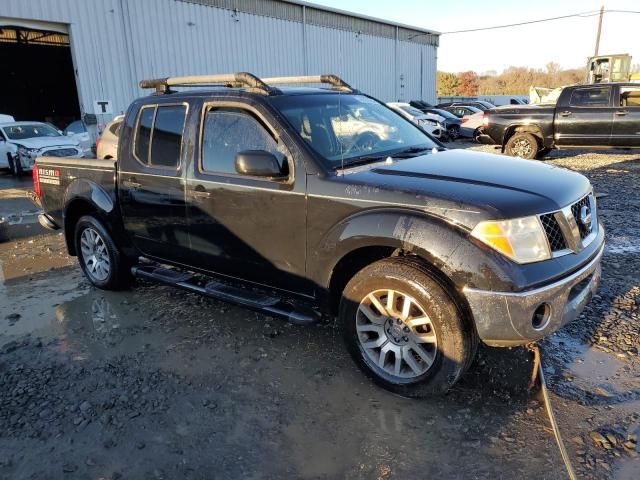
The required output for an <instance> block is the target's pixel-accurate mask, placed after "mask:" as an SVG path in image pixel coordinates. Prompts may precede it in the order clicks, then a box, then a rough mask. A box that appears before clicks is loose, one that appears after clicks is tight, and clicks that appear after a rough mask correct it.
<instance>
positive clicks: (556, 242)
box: [540, 213, 567, 252]
mask: <svg viewBox="0 0 640 480" xmlns="http://www.w3.org/2000/svg"><path fill="white" fill-rule="evenodd" d="M540 222H542V227H543V228H544V231H545V233H546V234H547V239H548V240H549V246H550V247H551V251H552V252H557V251H560V250H564V249H566V248H567V242H565V240H564V236H563V235H562V230H560V225H558V221H557V220H556V217H555V216H554V214H553V213H545V214H544V215H540Z"/></svg>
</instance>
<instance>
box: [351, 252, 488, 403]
mask: <svg viewBox="0 0 640 480" xmlns="http://www.w3.org/2000/svg"><path fill="white" fill-rule="evenodd" d="M339 317H340V323H341V326H342V330H343V335H344V339H345V342H346V345H347V348H348V350H349V352H350V354H351V356H352V357H353V359H354V361H355V362H356V364H357V365H358V366H359V367H360V369H361V370H363V371H364V372H365V373H366V374H367V375H368V376H369V377H371V378H372V379H373V380H374V381H375V382H376V383H378V384H379V385H381V386H382V387H384V388H386V389H387V390H390V391H392V392H395V393H398V394H400V395H404V396H408V397H421V396H426V395H430V394H438V393H444V392H446V391H447V390H448V389H449V388H450V387H451V386H452V385H453V384H454V383H455V382H456V381H457V380H458V379H459V378H460V376H461V375H462V374H463V373H464V371H465V369H466V368H467V366H468V365H469V364H470V363H471V360H472V357H473V354H474V350H475V348H474V347H475V344H476V343H475V342H474V338H473V335H475V333H474V332H473V331H471V330H470V329H469V328H468V327H467V326H466V325H465V322H464V319H463V315H462V313H461V311H460V309H459V308H458V306H457V304H456V303H455V301H454V300H453V299H452V298H451V296H450V295H449V294H448V293H447V291H446V289H445V288H444V287H443V286H442V285H441V283H440V282H439V281H437V280H436V279H435V278H434V277H432V276H431V275H429V274H427V273H426V271H424V270H423V269H421V268H419V267H418V266H417V265H414V264H411V263H408V262H404V261H403V260H402V259H386V260H381V261H378V262H376V263H373V264H372V265H369V266H368V267H365V268H364V269H363V270H361V271H360V272H358V273H357V274H356V275H355V276H354V277H353V278H352V279H351V281H349V283H348V284H347V286H346V287H345V290H344V293H343V296H342V299H341V302H340V312H339Z"/></svg>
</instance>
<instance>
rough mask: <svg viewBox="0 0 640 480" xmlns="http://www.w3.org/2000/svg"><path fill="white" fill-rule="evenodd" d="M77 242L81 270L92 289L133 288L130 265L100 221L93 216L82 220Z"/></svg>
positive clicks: (77, 231)
mask: <svg viewBox="0 0 640 480" xmlns="http://www.w3.org/2000/svg"><path fill="white" fill-rule="evenodd" d="M74 239H75V246H76V253H77V255H78V261H79V262H80V267H81V268H82V272H83V273H84V275H85V277H87V279H88V280H89V281H90V282H91V284H92V285H94V286H96V287H98V288H101V289H103V290H120V289H122V288H125V287H127V286H129V285H130V284H131V280H132V276H131V271H130V266H129V263H128V262H127V260H126V258H125V257H124V256H123V255H122V254H121V253H120V250H119V249H118V247H117V246H116V244H115V242H114V241H113V239H112V237H111V234H110V233H109V232H108V231H107V229H106V228H105V227H104V225H103V224H102V222H100V220H98V219H97V218H96V217H93V216H91V215H85V216H83V217H81V218H80V220H78V223H77V224H76V228H75V237H74Z"/></svg>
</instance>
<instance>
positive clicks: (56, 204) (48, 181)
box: [36, 157, 116, 227]
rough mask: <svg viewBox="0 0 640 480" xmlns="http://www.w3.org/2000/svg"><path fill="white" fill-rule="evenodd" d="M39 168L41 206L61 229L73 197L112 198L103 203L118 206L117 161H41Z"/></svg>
mask: <svg viewBox="0 0 640 480" xmlns="http://www.w3.org/2000/svg"><path fill="white" fill-rule="evenodd" d="M36 166H37V172H38V181H39V184H40V198H39V203H40V206H41V207H42V208H43V209H44V211H45V212H46V215H47V217H48V218H49V220H50V221H52V222H53V224H55V225H57V226H58V227H62V226H63V224H64V218H63V210H64V207H65V205H66V204H67V203H68V202H69V201H70V200H72V198H73V197H76V196H77V197H87V196H88V197H95V196H96V192H100V194H99V195H100V196H106V197H108V199H107V198H104V199H103V201H107V200H109V201H110V202H112V203H115V171H116V163H115V160H98V159H90V158H67V157H38V158H37V159H36ZM95 186H99V188H95ZM94 200H98V201H100V199H94Z"/></svg>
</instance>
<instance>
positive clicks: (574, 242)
mask: <svg viewBox="0 0 640 480" xmlns="http://www.w3.org/2000/svg"><path fill="white" fill-rule="evenodd" d="M592 195H593V194H589V195H587V196H586V197H584V198H581V199H580V200H578V201H577V202H576V203H574V204H572V205H571V207H569V208H564V209H562V210H558V211H557V212H550V213H544V214H542V215H540V216H539V218H540V223H541V224H542V227H543V228H544V232H545V234H546V235H547V240H548V241H549V247H550V248H551V252H553V253H554V254H555V253H557V252H561V251H562V253H561V254H560V255H564V254H565V253H568V251H573V252H574V253H575V252H579V251H580V250H582V249H583V248H584V247H586V246H587V244H588V242H590V241H591V240H592V239H593V237H591V238H589V236H590V235H591V234H592V233H593V232H594V231H595V228H597V227H595V226H596V225H597V224H598V220H597V218H596V212H595V208H594V201H593V198H592ZM585 207H586V209H587V210H585V211H584V212H583V213H584V214H585V215H582V218H580V212H581V210H582V209H583V208H585ZM569 210H571V213H569ZM571 216H573V219H572V218H570V217H571ZM574 220H575V224H574V223H573V221H574ZM573 225H575V227H574V226H573ZM576 227H577V228H576ZM585 242H587V243H585Z"/></svg>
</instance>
